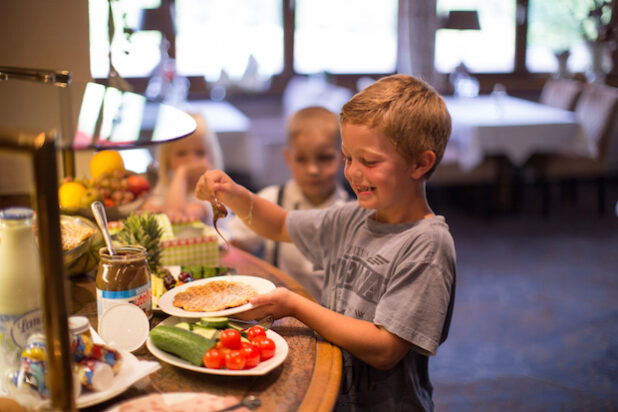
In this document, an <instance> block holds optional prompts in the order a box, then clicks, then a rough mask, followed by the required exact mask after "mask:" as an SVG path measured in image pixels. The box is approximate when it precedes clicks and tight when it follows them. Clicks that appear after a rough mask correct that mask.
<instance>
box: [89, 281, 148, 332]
mask: <svg viewBox="0 0 618 412" xmlns="http://www.w3.org/2000/svg"><path fill="white" fill-rule="evenodd" d="M124 302H126V303H132V304H134V305H136V306H139V307H140V308H141V309H142V310H143V311H144V312H145V313H146V316H148V319H150V318H152V293H151V289H150V282H149V283H147V284H145V285H143V286H140V287H138V288H135V289H129V290H118V291H111V290H102V289H99V288H97V318H98V320H99V324H100V323H101V317H102V316H103V313H104V312H105V311H106V310H107V309H109V308H110V307H111V306H114V305H117V304H118V303H124Z"/></svg>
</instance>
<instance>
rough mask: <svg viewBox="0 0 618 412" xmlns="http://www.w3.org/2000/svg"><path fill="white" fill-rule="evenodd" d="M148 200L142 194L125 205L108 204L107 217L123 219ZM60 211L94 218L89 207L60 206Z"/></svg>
mask: <svg viewBox="0 0 618 412" xmlns="http://www.w3.org/2000/svg"><path fill="white" fill-rule="evenodd" d="M145 201H146V196H142V197H140V198H138V199H135V200H134V201H132V202H130V203H125V204H124V205H118V206H106V207H105V214H106V215H107V219H108V220H110V221H111V220H121V219H124V218H126V217H128V216H129V215H130V214H131V212H135V211H137V210H138V209H139V208H140V207H141V206H142V205H143V204H144V202H145ZM60 212H61V213H62V214H65V215H73V216H75V215H77V216H82V217H85V218H88V219H94V216H93V214H92V210H91V209H90V208H89V207H88V208H86V207H76V208H70V207H60Z"/></svg>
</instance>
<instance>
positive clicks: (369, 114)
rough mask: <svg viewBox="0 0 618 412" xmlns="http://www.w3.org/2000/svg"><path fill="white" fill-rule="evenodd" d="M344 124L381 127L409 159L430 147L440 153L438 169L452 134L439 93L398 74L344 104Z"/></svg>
mask: <svg viewBox="0 0 618 412" xmlns="http://www.w3.org/2000/svg"><path fill="white" fill-rule="evenodd" d="M339 119H340V121H341V124H342V125H345V124H346V123H347V124H356V125H363V126H367V127H370V128H378V129H380V130H381V131H382V132H383V133H384V134H385V135H386V137H388V139H389V140H390V141H391V143H393V146H394V147H395V150H397V152H398V153H399V154H400V155H402V156H403V157H404V158H405V159H406V160H407V161H413V160H416V158H417V157H418V156H419V155H420V154H421V153H423V152H424V151H426V150H431V151H433V152H434V153H435V155H436V163H435V164H434V166H433V168H432V169H431V170H429V171H428V172H427V173H426V174H425V177H426V178H428V177H430V176H431V174H432V173H433V172H434V170H435V169H436V167H437V166H438V164H439V163H440V160H442V156H443V155H444V149H445V148H446V144H447V143H448V139H449V136H450V135H451V116H450V114H449V112H448V110H447V108H446V104H445V103H444V100H443V99H442V97H441V96H440V95H439V94H438V92H437V91H436V90H435V89H434V88H433V87H431V86H430V85H429V84H427V83H425V82H424V81H422V80H420V79H418V78H416V77H413V76H408V75H403V74H396V75H391V76H387V77H383V78H382V79H380V80H378V81H376V82H375V83H373V84H371V85H370V86H368V87H367V88H365V89H364V90H362V91H360V92H359V93H357V94H356V95H355V96H354V97H352V99H350V101H348V102H347V103H346V104H344V105H343V108H342V109H341V114H340V115H339Z"/></svg>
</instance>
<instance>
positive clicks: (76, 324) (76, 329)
mask: <svg viewBox="0 0 618 412" xmlns="http://www.w3.org/2000/svg"><path fill="white" fill-rule="evenodd" d="M89 328H90V322H89V321H88V318H87V317H85V316H77V315H76V316H69V332H71V334H73V335H77V334H80V333H84V332H87V331H88V329H89Z"/></svg>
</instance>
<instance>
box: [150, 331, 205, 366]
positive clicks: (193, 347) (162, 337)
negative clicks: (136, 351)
mask: <svg viewBox="0 0 618 412" xmlns="http://www.w3.org/2000/svg"><path fill="white" fill-rule="evenodd" d="M150 340H151V341H152V343H153V344H154V345H155V346H156V347H157V348H159V349H161V350H164V351H166V352H169V353H172V354H174V355H176V356H179V357H180V358H182V359H184V360H186V361H189V362H191V363H192V364H194V365H196V366H201V365H202V358H203V357H204V354H205V353H206V352H207V351H208V350H209V349H210V348H212V347H213V346H214V345H215V343H216V342H215V341H214V340H211V339H206V338H205V337H203V336H201V335H198V334H197V333H193V332H191V331H189V330H186V329H182V328H177V327H174V326H166V325H159V326H157V327H155V328H153V329H152V330H151V331H150Z"/></svg>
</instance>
